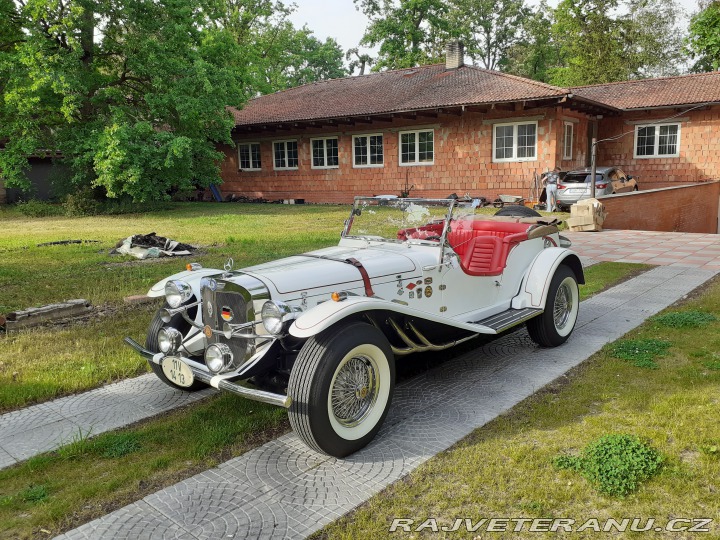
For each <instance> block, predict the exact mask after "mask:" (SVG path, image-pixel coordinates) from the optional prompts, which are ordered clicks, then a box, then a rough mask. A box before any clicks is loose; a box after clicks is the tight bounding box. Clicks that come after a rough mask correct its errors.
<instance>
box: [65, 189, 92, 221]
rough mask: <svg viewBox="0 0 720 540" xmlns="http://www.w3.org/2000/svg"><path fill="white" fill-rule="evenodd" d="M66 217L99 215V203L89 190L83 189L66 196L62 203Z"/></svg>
mask: <svg viewBox="0 0 720 540" xmlns="http://www.w3.org/2000/svg"><path fill="white" fill-rule="evenodd" d="M63 207H64V208H65V213H66V214H67V215H68V216H94V215H96V214H98V213H100V201H98V200H96V199H95V194H94V193H93V191H92V190H91V189H83V190H81V191H78V192H77V193H74V194H71V195H68V196H67V197H66V198H65V202H64V203H63Z"/></svg>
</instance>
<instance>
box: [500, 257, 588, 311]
mask: <svg viewBox="0 0 720 540" xmlns="http://www.w3.org/2000/svg"><path fill="white" fill-rule="evenodd" d="M561 264H563V265H565V266H568V267H569V268H570V269H571V270H572V271H573V273H574V274H575V279H576V280H577V282H578V283H580V284H583V283H585V273H584V272H583V267H582V263H581V262H580V257H578V256H577V255H576V254H575V253H574V252H573V251H571V250H569V249H564V248H558V247H551V248H547V249H544V250H542V251H541V252H540V253H539V254H538V255H537V257H535V259H534V260H533V262H532V263H531V264H530V267H529V268H528V271H527V273H526V274H525V278H524V279H523V282H522V284H521V285H520V291H519V293H518V295H517V296H516V297H515V298H513V301H512V307H513V308H514V309H523V308H528V307H532V308H544V307H545V301H546V300H547V295H548V289H549V288H550V281H551V280H552V277H553V275H555V271H556V270H557V269H558V267H559V266H560V265H561Z"/></svg>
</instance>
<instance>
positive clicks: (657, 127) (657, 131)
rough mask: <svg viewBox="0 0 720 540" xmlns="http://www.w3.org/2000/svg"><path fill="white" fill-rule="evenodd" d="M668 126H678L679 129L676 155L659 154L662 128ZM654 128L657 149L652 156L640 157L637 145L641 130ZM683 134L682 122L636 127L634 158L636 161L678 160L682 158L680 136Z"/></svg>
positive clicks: (639, 125)
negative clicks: (677, 158)
mask: <svg viewBox="0 0 720 540" xmlns="http://www.w3.org/2000/svg"><path fill="white" fill-rule="evenodd" d="M666 126H676V127H677V144H676V145H675V153H674V154H658V151H659V149H660V128H661V127H666ZM649 127H654V128H655V148H654V152H653V154H652V155H649V156H639V155H638V153H637V149H638V148H637V143H638V135H639V134H640V130H641V129H642V128H649ZM681 134H682V125H681V124H680V122H667V123H663V124H638V125H636V126H635V138H634V140H633V157H634V158H635V159H663V158H676V157H680V140H681V139H680V136H681Z"/></svg>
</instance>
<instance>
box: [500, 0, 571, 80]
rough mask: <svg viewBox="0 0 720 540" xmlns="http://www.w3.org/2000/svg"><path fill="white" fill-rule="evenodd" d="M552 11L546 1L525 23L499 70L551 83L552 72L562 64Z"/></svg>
mask: <svg viewBox="0 0 720 540" xmlns="http://www.w3.org/2000/svg"><path fill="white" fill-rule="evenodd" d="M552 26H553V13H552V9H551V8H550V6H548V4H547V2H546V0H542V2H541V3H540V5H539V6H538V8H537V10H535V11H532V10H531V11H530V13H529V14H528V15H527V17H526V18H525V20H524V21H523V22H522V32H521V36H520V39H518V40H517V41H516V42H515V43H514V44H512V45H511V46H510V47H509V48H508V50H507V51H506V53H505V56H504V58H503V59H502V60H501V62H500V69H501V70H502V71H506V72H508V73H512V74H514V75H519V76H521V77H527V78H529V79H534V80H536V81H542V82H550V71H551V70H552V69H553V68H556V67H558V66H560V65H562V51H561V47H560V44H559V43H558V42H557V41H556V40H554V39H553V33H552Z"/></svg>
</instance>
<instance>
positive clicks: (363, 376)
mask: <svg viewBox="0 0 720 540" xmlns="http://www.w3.org/2000/svg"><path fill="white" fill-rule="evenodd" d="M378 390H379V387H378V380H377V370H376V368H375V366H374V365H373V362H372V360H371V359H370V358H368V357H366V356H353V357H352V358H350V359H349V360H348V361H347V362H346V363H345V364H344V365H342V366H341V367H340V369H339V371H338V372H337V375H336V377H335V381H334V383H333V386H332V388H331V390H330V400H331V405H332V412H333V414H334V415H335V419H336V420H337V421H338V422H339V423H340V425H342V426H345V427H353V426H356V425H358V424H359V423H360V422H362V421H363V419H364V418H365V417H366V416H367V415H368V413H369V412H370V409H371V408H372V406H373V405H374V404H375V401H376V400H377V396H378Z"/></svg>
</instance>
